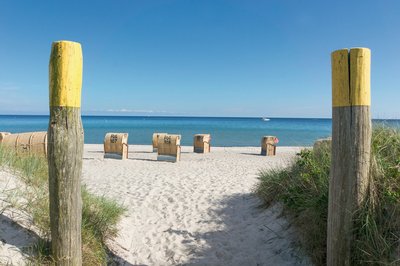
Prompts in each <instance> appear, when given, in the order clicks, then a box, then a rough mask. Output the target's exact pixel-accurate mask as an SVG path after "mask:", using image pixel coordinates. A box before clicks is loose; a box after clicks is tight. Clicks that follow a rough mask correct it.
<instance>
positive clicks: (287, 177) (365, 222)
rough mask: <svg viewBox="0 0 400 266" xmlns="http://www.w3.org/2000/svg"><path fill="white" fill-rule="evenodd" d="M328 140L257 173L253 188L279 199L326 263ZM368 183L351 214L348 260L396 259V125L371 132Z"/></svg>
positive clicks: (399, 206)
mask: <svg viewBox="0 0 400 266" xmlns="http://www.w3.org/2000/svg"><path fill="white" fill-rule="evenodd" d="M330 161H331V149H330V145H322V146H320V148H318V149H317V150H303V151H301V152H300V154H298V157H297V159H296V161H295V163H294V164H293V165H292V166H291V167H289V168H287V169H283V170H274V171H264V172H261V173H260V176H259V178H260V183H259V184H258V186H257V188H256V190H255V191H256V193H257V194H258V195H259V196H260V197H261V198H262V199H263V200H264V202H265V204H266V206H268V205H270V204H271V203H274V202H282V203H283V205H284V212H285V214H286V215H287V216H288V218H289V220H290V221H291V222H292V223H293V224H294V225H295V227H296V229H297V232H298V235H299V236H300V241H301V245H302V247H303V248H304V249H305V251H306V252H307V253H308V254H309V256H310V257H311V259H312V261H313V263H314V264H315V265H325V263H326V230H327V228H326V227H327V215H328V187H329V171H330ZM370 180H371V184H370V188H369V192H368V195H367V197H366V200H365V202H364V203H363V204H362V206H361V207H360V208H359V210H358V211H357V213H356V214H355V218H354V225H355V226H354V235H355V241H354V242H353V246H352V262H351V263H352V265H398V264H400V241H399V239H400V130H399V129H395V128H389V127H385V126H379V127H376V128H374V130H373V136H372V159H371V173H370Z"/></svg>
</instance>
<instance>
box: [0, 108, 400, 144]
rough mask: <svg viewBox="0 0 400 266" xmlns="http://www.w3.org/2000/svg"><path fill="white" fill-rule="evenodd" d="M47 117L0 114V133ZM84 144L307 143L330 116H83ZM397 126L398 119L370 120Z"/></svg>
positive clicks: (31, 126)
mask: <svg viewBox="0 0 400 266" xmlns="http://www.w3.org/2000/svg"><path fill="white" fill-rule="evenodd" d="M48 121H49V117H48V116H28V115H0V132H1V131H6V132H12V133H17V132H30V131H47V126H48ZM82 122H83V127H84V131H85V143H103V139H104V136H105V134H106V133H107V132H127V133H129V144H151V139H152V134H153V133H154V132H168V133H171V134H181V135H182V145H192V142H193V135H194V134H198V133H210V134H211V136H212V145H213V146H224V147H227V146H259V145H260V139H261V137H262V136H265V135H274V136H277V137H278V138H279V144H278V145H281V146H308V145H312V143H313V142H314V141H315V140H316V139H318V138H324V137H328V136H330V135H331V123H332V121H331V119H310V118H270V120H269V121H263V120H262V119H261V118H230V117H229V118H228V117H164V116H163V117H148V116H83V117H82ZM380 122H385V123H387V124H389V125H392V126H396V127H399V125H400V120H386V121H383V120H374V123H380Z"/></svg>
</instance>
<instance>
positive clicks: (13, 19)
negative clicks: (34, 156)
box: [0, 0, 400, 118]
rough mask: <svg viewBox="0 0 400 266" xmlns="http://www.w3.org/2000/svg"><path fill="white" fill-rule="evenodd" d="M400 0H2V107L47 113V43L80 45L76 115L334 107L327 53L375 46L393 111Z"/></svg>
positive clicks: (398, 93)
mask: <svg viewBox="0 0 400 266" xmlns="http://www.w3.org/2000/svg"><path fill="white" fill-rule="evenodd" d="M399 11H400V1H396V0H393V1H385V0H381V1H376V0H374V1H366V0H364V1H300V0H298V1H294V0H293V1H289V0H276V1H272V0H271V1H251V0H246V1H244V0H243V1H236V0H226V1H221V0H196V1H195V0H182V1H168V0H164V1H133V0H131V1H18V0H15V1H5V0H0V114H47V113H48V61H49V55H50V48H51V43H52V42H53V41H57V40H72V41H77V42H80V43H81V44H82V47H83V56H84V78H83V79H84V80H83V88H82V113H83V114H99V115H100V114H109V115H184V116H191V115H195V116H269V117H330V116H331V69H330V53H331V52H332V51H334V50H336V49H340V48H345V47H368V48H370V49H371V50H372V78H371V79H372V83H371V87H372V106H371V108H372V113H373V116H374V117H375V118H400V108H399V102H400V16H399V15H398V14H399Z"/></svg>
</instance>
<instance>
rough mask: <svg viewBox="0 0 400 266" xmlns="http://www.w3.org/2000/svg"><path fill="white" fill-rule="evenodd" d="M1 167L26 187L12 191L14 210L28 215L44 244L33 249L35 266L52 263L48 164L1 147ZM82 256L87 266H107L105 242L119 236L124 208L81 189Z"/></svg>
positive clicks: (41, 242)
mask: <svg viewBox="0 0 400 266" xmlns="http://www.w3.org/2000/svg"><path fill="white" fill-rule="evenodd" d="M0 167H1V168H3V169H4V168H5V169H8V170H9V171H12V172H13V173H14V174H15V175H17V176H19V177H20V179H21V180H22V181H23V182H24V183H25V184H26V186H23V187H20V188H18V190H19V191H13V192H12V195H9V196H10V199H9V202H10V203H11V206H10V207H12V208H16V209H19V210H20V211H21V212H24V213H26V214H28V216H29V217H31V219H32V221H31V222H32V224H33V226H34V227H36V228H37V230H38V232H39V235H40V236H41V238H42V239H41V240H40V241H39V242H38V243H37V244H36V245H35V247H33V249H34V251H36V252H35V253H36V255H37V256H36V257H34V258H32V263H33V264H34V265H39V264H49V263H51V257H50V246H51V245H50V243H49V239H50V217H49V193H48V169H47V161H46V159H45V158H42V157H37V156H36V157H35V156H18V155H17V154H15V152H13V151H10V150H8V149H5V148H2V147H1V146H0ZM82 200H83V207H82V255H83V264H84V265H104V264H106V262H107V253H106V251H107V248H106V246H105V241H106V240H107V239H110V238H112V237H115V236H116V234H117V228H116V225H117V223H118V221H119V219H120V218H121V216H122V214H123V213H124V212H125V208H123V207H122V206H121V205H119V204H118V203H116V202H115V201H113V200H110V199H107V198H105V197H99V196H95V195H93V194H91V193H89V192H88V191H87V189H86V188H85V187H82Z"/></svg>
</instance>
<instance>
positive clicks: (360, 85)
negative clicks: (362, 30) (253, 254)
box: [327, 48, 371, 265]
mask: <svg viewBox="0 0 400 266" xmlns="http://www.w3.org/2000/svg"><path fill="white" fill-rule="evenodd" d="M370 68H371V51H370V50H369V49H367V48H352V49H350V52H349V50H348V49H342V50H338V51H334V52H333V53H332V106H333V108H332V162H331V177H330V183H329V208H328V235H327V265H350V263H351V261H350V259H351V241H352V238H353V233H352V229H353V215H354V212H355V211H356V210H357V207H359V205H360V203H361V202H362V201H363V199H364V197H365V195H366V192H367V189H368V183H369V165H370V151H371V117H370V102H371V96H370V72H371V70H370Z"/></svg>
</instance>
